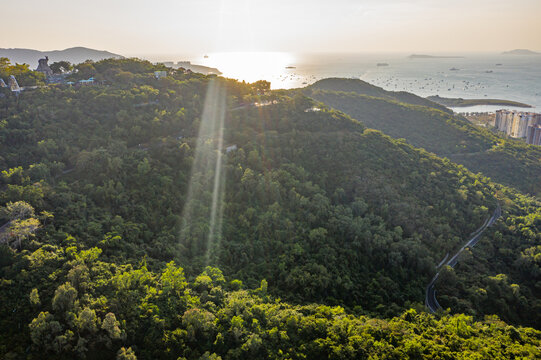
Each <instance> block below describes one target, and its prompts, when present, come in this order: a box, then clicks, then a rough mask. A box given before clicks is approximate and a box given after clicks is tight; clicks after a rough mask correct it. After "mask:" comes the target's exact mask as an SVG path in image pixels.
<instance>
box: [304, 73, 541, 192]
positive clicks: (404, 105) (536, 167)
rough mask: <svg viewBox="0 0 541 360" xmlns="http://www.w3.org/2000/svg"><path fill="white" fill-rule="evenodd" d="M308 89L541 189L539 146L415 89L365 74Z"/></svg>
mask: <svg viewBox="0 0 541 360" xmlns="http://www.w3.org/2000/svg"><path fill="white" fill-rule="evenodd" d="M304 93H305V94H306V95H308V96H310V97H312V98H314V99H317V100H319V101H322V102H324V103H325V104H327V105H328V106H331V107H333V108H335V109H338V110H341V111H343V112H345V113H346V114H348V115H350V116H351V117H353V118H354V119H357V120H359V121H361V122H362V123H363V124H365V125H366V126H367V127H369V128H373V129H377V130H381V131H383V132H384V133H385V134H387V135H390V136H392V137H395V138H403V139H405V140H406V141H407V142H408V143H410V144H412V145H414V146H416V147H421V148H424V149H426V150H428V151H431V152H434V153H435V154H437V155H439V156H441V157H447V158H449V159H450V160H452V161H454V162H456V163H459V164H463V165H464V166H466V167H467V168H468V169H469V170H471V171H473V172H482V173H483V174H484V175H485V176H488V177H490V178H492V179H494V180H495V181H497V182H500V183H502V184H505V185H508V186H512V187H515V188H516V189H518V190H520V191H522V192H524V193H528V194H532V195H536V196H540V195H541V184H540V183H539V178H540V177H541V148H540V147H536V146H533V145H526V144H525V143H524V142H522V141H519V140H515V139H506V138H503V137H501V136H499V135H497V134H495V133H493V132H491V131H489V130H487V129H481V128H479V127H476V126H474V125H472V124H471V123H469V122H468V121H467V120H466V119H464V118H462V117H460V116H458V115H457V116H454V115H452V113H450V112H449V110H442V106H441V105H438V104H436V103H433V102H431V101H428V100H426V99H423V98H420V97H417V96H415V95H413V94H408V93H403V92H398V93H397V92H388V91H385V90H383V89H381V88H379V87H376V86H373V85H370V84H367V83H365V82H363V81H361V80H353V79H327V80H321V81H319V82H316V83H315V84H314V85H311V86H309V87H308V88H306V89H305V90H304Z"/></svg>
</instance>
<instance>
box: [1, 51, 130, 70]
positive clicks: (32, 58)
mask: <svg viewBox="0 0 541 360" xmlns="http://www.w3.org/2000/svg"><path fill="white" fill-rule="evenodd" d="M45 56H48V57H49V63H53V62H56V61H69V62H70V63H72V64H79V63H82V62H84V61H86V60H93V61H99V60H103V59H109V58H122V57H123V56H121V55H118V54H113V53H111V52H109V51H104V50H94V49H89V48H85V47H72V48H68V49H64V50H51V51H39V50H33V49H0V57H6V58H8V59H10V60H11V62H12V63H13V64H15V63H17V64H28V65H30V67H31V68H36V67H37V65H38V60H39V59H41V58H44V57H45Z"/></svg>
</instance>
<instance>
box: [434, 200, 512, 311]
mask: <svg viewBox="0 0 541 360" xmlns="http://www.w3.org/2000/svg"><path fill="white" fill-rule="evenodd" d="M501 214H502V208H501V207H500V205H499V204H498V207H497V208H496V210H494V213H493V214H492V216H491V217H489V218H488V219H486V220H485V222H484V223H483V225H482V226H481V227H480V228H479V229H477V230H476V231H475V232H474V233H473V234H472V235H471V238H470V240H468V242H467V243H466V244H464V246H462V247H461V248H460V250H458V252H457V253H456V254H455V255H454V256H453V257H452V258H451V259H449V261H447V262H446V263H445V265H449V266H450V267H452V268H454V267H455V265H456V264H457V263H458V257H459V256H460V254H461V253H462V252H463V251H464V249H466V248H468V247H470V248H471V247H474V246H475V244H477V242H479V240H480V239H481V235H482V234H483V232H484V231H485V230H486V229H487V228H488V227H489V226H491V225H492V224H494V223H495V222H496V220H498V218H499V217H500V216H501ZM440 265H441V264H440ZM439 276H440V272H439V271H438V272H437V273H436V275H434V277H433V278H432V280H431V281H430V283H429V284H428V286H427V287H426V295H425V305H426V307H427V308H428V309H429V310H430V311H431V312H433V313H435V312H436V311H437V310H438V309H441V306H440V304H439V303H438V300H437V299H436V289H434V284H435V283H436V281H437V280H438V277H439Z"/></svg>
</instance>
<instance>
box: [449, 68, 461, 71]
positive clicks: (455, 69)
mask: <svg viewBox="0 0 541 360" xmlns="http://www.w3.org/2000/svg"><path fill="white" fill-rule="evenodd" d="M449 70H451V71H458V70H460V69H457V68H456V67H452V68H450V69H449Z"/></svg>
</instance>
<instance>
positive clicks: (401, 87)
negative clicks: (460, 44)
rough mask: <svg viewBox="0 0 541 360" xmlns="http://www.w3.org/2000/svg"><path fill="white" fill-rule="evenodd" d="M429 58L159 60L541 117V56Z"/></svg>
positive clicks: (278, 82) (270, 55)
mask: <svg viewBox="0 0 541 360" xmlns="http://www.w3.org/2000/svg"><path fill="white" fill-rule="evenodd" d="M417 54H426V53H417ZM428 54H429V55H432V56H438V57H430V58H410V57H409V55H410V54H406V53H366V54H295V53H285V52H253V53H236V52H230V53H209V54H204V55H198V56H188V57H180V56H170V57H169V58H168V57H167V56H161V57H159V60H160V61H165V60H164V59H169V61H182V60H189V61H191V62H192V63H193V64H198V65H204V66H210V67H215V68H217V69H219V70H220V71H221V72H222V75H223V76H225V77H229V78H234V79H238V80H241V81H242V80H244V81H246V82H253V81H257V80H267V81H270V82H271V87H272V88H273V89H292V88H300V87H304V86H308V85H310V84H312V83H314V82H316V81H318V80H321V79H325V78H333V77H339V78H354V79H360V80H363V81H366V82H369V83H371V84H373V85H376V86H380V87H382V88H383V89H385V90H389V91H407V92H411V93H414V94H416V95H419V96H423V97H426V96H431V95H439V96H442V97H452V98H465V99H474V98H475V99H483V98H487V99H503V100H512V101H518V102H522V103H526V104H529V105H531V106H532V108H513V107H508V106H507V107H502V106H487V105H482V106H472V107H464V108H453V109H454V110H455V111H457V112H464V111H483V112H486V111H495V110H497V109H501V108H507V109H512V110H513V109H516V110H521V111H534V112H535V111H537V112H539V111H541V55H530V56H527V55H526V56H524V55H523V56H520V55H504V54H496V53H444V54H442V53H428ZM445 56H449V57H445ZM451 56H457V57H451ZM157 59H158V58H154V59H152V60H154V61H157Z"/></svg>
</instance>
